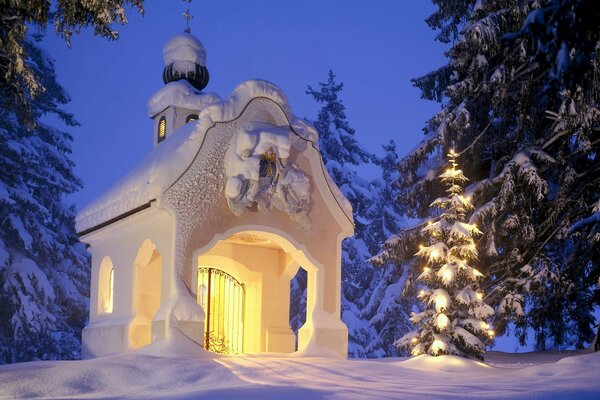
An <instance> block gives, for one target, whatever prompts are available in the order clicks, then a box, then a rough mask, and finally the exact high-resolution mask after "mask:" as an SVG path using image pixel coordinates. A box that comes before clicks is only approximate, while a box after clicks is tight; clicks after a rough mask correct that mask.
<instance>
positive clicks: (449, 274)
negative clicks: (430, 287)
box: [443, 269, 452, 282]
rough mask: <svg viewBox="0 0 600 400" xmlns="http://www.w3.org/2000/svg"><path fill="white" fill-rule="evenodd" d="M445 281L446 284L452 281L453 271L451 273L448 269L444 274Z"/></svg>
mask: <svg viewBox="0 0 600 400" xmlns="http://www.w3.org/2000/svg"><path fill="white" fill-rule="evenodd" d="M443 280H444V282H450V281H452V271H450V270H449V269H446V270H445V271H444V273H443Z"/></svg>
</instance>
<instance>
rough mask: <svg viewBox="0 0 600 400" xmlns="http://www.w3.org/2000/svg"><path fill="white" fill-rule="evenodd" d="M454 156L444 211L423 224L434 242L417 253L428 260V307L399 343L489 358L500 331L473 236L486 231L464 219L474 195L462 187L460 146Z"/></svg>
mask: <svg viewBox="0 0 600 400" xmlns="http://www.w3.org/2000/svg"><path fill="white" fill-rule="evenodd" d="M448 156H449V158H450V165H451V167H450V168H449V169H447V170H446V171H445V172H444V173H442V174H441V175H440V179H441V181H442V182H444V183H445V184H447V185H448V189H446V193H447V194H448V196H447V197H441V198H438V199H436V200H435V201H434V202H433V203H432V204H431V206H432V207H438V208H440V209H441V210H442V214H441V215H440V217H439V219H437V220H435V221H429V222H428V223H427V225H426V226H425V227H424V228H423V229H422V233H423V234H424V235H425V236H427V237H428V238H429V244H428V245H422V246H420V250H419V251H418V252H417V254H416V256H417V257H421V258H422V259H423V260H424V261H425V265H424V266H423V272H422V273H421V275H420V276H419V277H418V280H419V281H420V282H421V283H422V285H423V289H422V290H421V291H420V292H419V298H420V300H421V301H423V302H424V303H425V310H424V311H422V312H420V313H413V314H412V316H411V321H412V322H413V323H414V324H415V325H417V327H418V329H417V330H415V331H413V332H410V333H408V334H407V335H405V336H404V337H402V338H401V339H400V340H398V341H397V342H396V345H397V346H399V347H409V348H411V354H412V355H413V356H418V355H420V354H431V355H434V356H437V355H443V354H454V355H459V356H463V357H468V358H476V359H480V360H483V354H484V353H485V346H486V344H490V343H491V341H492V339H493V336H494V332H493V331H492V330H491V328H490V326H489V325H488V323H487V319H489V318H490V317H491V316H492V315H493V313H494V311H493V309H492V308H491V307H490V306H489V305H487V304H486V303H485V302H484V300H483V297H484V296H483V292H482V291H481V290H480V289H479V284H478V281H479V280H480V279H481V278H482V277H483V274H482V273H481V272H479V271H478V270H477V269H476V268H474V267H473V263H474V262H476V261H477V249H476V247H475V242H474V240H473V238H474V236H476V235H480V234H481V231H479V229H478V228H477V226H476V225H475V224H470V223H467V222H463V221H467V215H468V214H470V213H472V211H473V205H472V204H471V200H470V199H469V198H468V197H466V196H464V195H463V189H462V184H464V183H465V182H467V181H468V179H467V178H466V177H465V176H464V174H463V172H462V171H461V170H460V169H457V166H458V164H457V163H456V156H457V154H456V153H455V152H454V150H451V151H450V154H448Z"/></svg>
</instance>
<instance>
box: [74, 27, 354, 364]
mask: <svg viewBox="0 0 600 400" xmlns="http://www.w3.org/2000/svg"><path fill="white" fill-rule="evenodd" d="M163 58H164V62H165V68H164V71H163V80H164V83H165V85H164V86H163V87H162V88H160V89H159V90H158V91H157V92H156V93H155V94H154V95H153V96H152V97H151V98H150V100H149V101H148V114H149V116H150V118H152V120H153V132H152V135H151V137H152V142H153V149H152V150H151V152H150V153H149V154H148V155H147V156H146V157H145V158H144V159H143V160H142V162H141V163H140V164H139V165H138V166H137V167H136V168H134V169H133V170H132V171H131V172H130V173H129V174H127V175H126V176H125V177H123V178H122V179H121V180H120V181H119V182H118V183H117V184H115V185H114V186H113V187H112V188H110V189H109V190H108V191H107V192H105V193H104V194H103V195H101V196H100V197H99V198H98V199H96V200H95V201H94V202H92V203H91V204H90V205H89V206H88V207H87V208H85V209H84V210H82V211H81V212H80V213H79V214H78V216H77V230H78V232H79V236H80V239H81V241H82V242H85V243H88V244H89V252H90V253H91V254H92V271H91V276H92V279H91V291H90V296H91V301H90V319H89V324H88V325H87V327H86V328H85V329H84V331H83V356H84V357H85V358H90V357H97V356H101V355H107V354H113V353H119V352H123V351H126V350H128V349H136V348H140V347H143V346H145V345H148V344H150V343H152V342H156V341H159V340H163V339H166V338H169V337H170V336H172V335H174V334H183V335H185V336H186V337H188V338H189V339H191V340H193V341H194V342H196V343H197V344H198V346H202V347H204V348H206V349H207V350H209V351H215V352H219V353H226V354H241V353H256V352H277V353H291V352H294V351H296V349H297V350H298V351H300V352H305V353H306V354H311V352H313V353H314V352H319V355H326V354H339V355H342V356H344V357H345V356H346V354H347V346H348V332H347V328H346V326H345V325H344V323H343V322H342V321H341V320H340V299H341V244H342V240H343V239H344V238H346V237H349V236H351V235H352V234H353V220H352V209H351V206H350V205H349V203H348V201H347V200H346V198H345V197H344V196H343V194H342V193H341V191H340V190H339V189H338V187H337V186H336V185H335V183H334V182H333V181H332V180H331V178H330V177H329V175H328V173H327V170H326V169H325V167H324V165H323V161H322V159H321V154H320V152H319V147H318V135H317V132H316V130H315V129H314V128H313V127H312V125H310V124H308V123H307V122H305V121H303V120H301V119H299V118H296V117H295V116H294V114H293V113H292V110H291V108H290V106H289V104H288V101H287V98H286V96H285V94H284V93H283V92H282V91H281V90H280V89H279V88H278V87H276V86H275V85H273V84H271V83H269V82H266V81H261V80H252V81H246V82H243V83H242V84H240V85H239V86H238V87H237V88H236V89H235V90H234V92H233V93H232V94H231V95H230V96H229V97H228V98H226V99H221V98H220V97H219V96H218V95H216V94H213V93H206V92H204V91H203V90H204V88H205V87H206V86H207V84H208V81H209V73H208V70H207V68H206V52H205V49H204V47H203V45H202V44H201V43H200V41H199V40H198V39H197V38H196V37H194V36H193V35H192V34H191V33H189V32H185V33H181V34H178V35H175V36H174V37H173V38H171V39H170V40H169V41H168V42H167V44H166V45H165V47H164V49H163ZM299 268H303V269H305V270H306V272H307V276H308V279H307V281H308V282H307V291H306V292H307V315H306V323H305V324H304V325H303V326H302V327H301V328H300V330H299V332H298V337H297V338H296V337H295V335H294V333H293V332H292V330H291V329H290V325H289V309H290V281H291V279H292V278H293V277H294V276H295V274H296V273H297V271H298V269H299ZM296 343H297V344H296ZM323 349H325V350H326V351H325V352H323Z"/></svg>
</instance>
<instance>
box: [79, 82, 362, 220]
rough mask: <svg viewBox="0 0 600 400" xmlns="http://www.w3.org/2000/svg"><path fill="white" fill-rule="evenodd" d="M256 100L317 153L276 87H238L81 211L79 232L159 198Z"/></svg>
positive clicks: (344, 204)
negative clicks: (219, 130)
mask: <svg viewBox="0 0 600 400" xmlns="http://www.w3.org/2000/svg"><path fill="white" fill-rule="evenodd" d="M256 98H266V99H269V100H271V101H273V102H275V103H277V104H278V105H279V106H280V107H281V110H282V111H283V112H284V114H285V116H286V118H287V119H288V121H289V123H290V126H291V127H292V129H293V131H294V132H295V133H296V134H297V135H299V136H300V137H302V138H303V139H305V140H307V141H310V142H311V143H312V145H313V146H314V147H315V148H316V149H318V142H319V138H318V133H317V131H316V129H315V128H314V127H313V126H312V124H310V123H308V122H307V121H304V120H302V119H300V118H297V117H296V116H294V114H293V113H292V110H291V107H290V105H289V102H288V99H287V96H286V95H285V93H284V92H283V91H282V90H281V89H280V88H279V87H278V86H276V85H275V84H273V83H271V82H268V81H264V80H249V81H245V82H242V83H241V84H240V85H238V86H237V87H236V88H235V90H234V91H233V92H232V94H231V95H230V96H229V97H228V98H227V99H226V100H223V101H220V102H217V103H213V104H211V105H209V106H207V107H206V108H204V109H203V110H201V111H200V114H199V117H200V118H199V120H198V121H194V122H192V123H189V124H187V125H184V126H182V127H181V128H180V129H178V130H177V131H176V132H174V133H173V134H172V135H171V138H170V140H166V141H165V142H164V143H162V144H161V145H159V146H157V147H156V148H155V149H153V150H152V151H151V152H150V153H148V154H147V155H146V157H144V159H143V160H142V161H141V162H140V163H139V164H138V165H137V166H136V167H135V168H134V169H133V170H132V171H130V172H129V173H128V174H127V175H125V176H124V177H123V178H122V179H120V180H119V181H118V182H117V183H116V184H115V185H113V186H112V187H111V188H110V189H109V190H107V191H106V192H104V193H103V194H102V195H100V196H99V197H98V198H97V199H96V200H95V201H93V202H92V203H90V204H89V205H88V206H87V207H85V208H84V209H83V210H81V211H80V212H79V213H78V214H77V218H76V228H77V231H78V232H83V231H86V230H89V229H91V228H94V227H96V226H98V225H100V224H102V223H104V222H106V221H109V220H111V219H113V218H116V217H118V216H120V215H122V214H124V213H127V212H128V211H131V210H133V209H135V208H137V207H140V206H142V205H144V204H146V203H148V202H149V201H151V200H154V199H156V198H157V197H159V196H160V195H161V194H162V193H164V192H165V190H167V189H168V188H169V187H170V186H171V185H172V184H173V183H174V182H175V181H176V180H177V179H179V177H180V176H181V175H182V174H183V173H184V172H185V171H186V170H187V168H188V167H189V165H190V164H191V163H192V162H193V161H194V158H195V157H196V155H197V153H198V151H199V150H200V148H201V147H202V143H203V142H204V136H205V134H206V132H207V131H208V129H210V128H211V127H212V126H214V125H215V124H216V123H218V122H227V121H231V120H233V119H235V118H237V117H238V116H239V115H240V114H241V113H242V112H243V111H244V109H245V108H246V107H247V105H248V104H249V103H250V102H251V101H252V100H253V99H256ZM192 128H193V129H192ZM159 166H160V168H159ZM325 175H326V177H327V178H328V179H327V180H328V186H329V187H330V189H331V192H332V195H333V196H334V198H335V199H336V200H337V202H338V204H339V205H340V207H341V208H342V210H343V211H344V213H345V214H346V215H349V218H350V219H352V208H351V206H350V204H349V202H348V200H347V199H346V198H345V197H344V196H343V194H342V193H341V191H340V190H339V188H337V186H336V185H335V184H334V183H333V182H332V181H331V178H330V177H329V176H328V174H327V173H326V172H325Z"/></svg>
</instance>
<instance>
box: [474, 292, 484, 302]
mask: <svg viewBox="0 0 600 400" xmlns="http://www.w3.org/2000/svg"><path fill="white" fill-rule="evenodd" d="M475 296H476V297H477V300H479V301H481V300H483V293H481V292H477V294H475Z"/></svg>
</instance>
